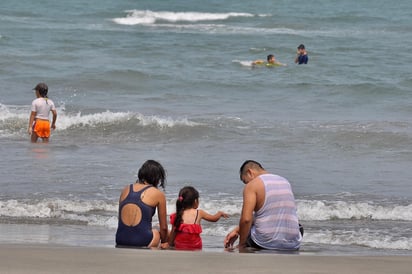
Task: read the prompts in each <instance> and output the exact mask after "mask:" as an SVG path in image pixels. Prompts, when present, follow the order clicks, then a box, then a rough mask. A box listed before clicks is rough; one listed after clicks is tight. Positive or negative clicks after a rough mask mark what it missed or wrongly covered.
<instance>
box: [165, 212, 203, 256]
mask: <svg viewBox="0 0 412 274" xmlns="http://www.w3.org/2000/svg"><path fill="white" fill-rule="evenodd" d="M175 219H176V213H173V214H172V215H170V223H171V224H172V225H173V224H174V223H175ZM200 233H202V227H201V226H200V225H198V224H183V223H182V224H180V227H179V229H178V230H176V229H175V235H176V236H175V242H174V244H175V249H180V250H198V249H202V238H201V237H200Z"/></svg>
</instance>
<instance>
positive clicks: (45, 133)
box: [33, 119, 50, 138]
mask: <svg viewBox="0 0 412 274" xmlns="http://www.w3.org/2000/svg"><path fill="white" fill-rule="evenodd" d="M33 132H34V133H36V135H37V136H39V137H40V138H49V137H50V122H49V121H48V120H40V119H37V120H36V121H35V122H34V125H33Z"/></svg>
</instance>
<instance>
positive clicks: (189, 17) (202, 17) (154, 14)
mask: <svg viewBox="0 0 412 274" xmlns="http://www.w3.org/2000/svg"><path fill="white" fill-rule="evenodd" d="M126 12H127V15H126V17H123V18H114V19H113V22H115V23H117V24H120V25H140V24H154V23H156V22H158V21H166V22H200V21H217V20H226V19H228V18H230V17H253V16H254V15H253V14H250V13H238V12H229V13H203V12H171V11H151V10H128V11H126Z"/></svg>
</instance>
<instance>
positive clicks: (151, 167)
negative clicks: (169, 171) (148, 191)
mask: <svg viewBox="0 0 412 274" xmlns="http://www.w3.org/2000/svg"><path fill="white" fill-rule="evenodd" d="M137 177H138V182H139V183H145V182H146V183H148V184H150V185H152V186H154V187H156V188H157V187H158V185H159V184H160V186H161V187H162V188H163V189H164V188H165V182H166V172H165V170H164V168H163V167H162V165H161V164H160V163H158V162H156V161H154V160H147V161H146V162H145V163H144V164H143V165H142V167H141V168H140V169H139V173H138V174H137Z"/></svg>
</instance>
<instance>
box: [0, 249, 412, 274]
mask: <svg viewBox="0 0 412 274" xmlns="http://www.w3.org/2000/svg"><path fill="white" fill-rule="evenodd" d="M411 268H412V256H323V255H322V256H319V255H296V254H295V255H283V254H265V253H260V254H259V253H236V252H204V251H203V252H190V251H173V250H145V249H119V248H107V247H73V246H53V245H38V244H36V245H23V244H22V245H11V244H0V273H32V274H33V273H70V274H72V273H150V274H155V273H248V274H250V273H288V274H289V273H335V274H336V273H374V274H376V273H411Z"/></svg>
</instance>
